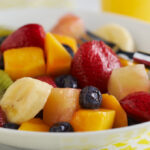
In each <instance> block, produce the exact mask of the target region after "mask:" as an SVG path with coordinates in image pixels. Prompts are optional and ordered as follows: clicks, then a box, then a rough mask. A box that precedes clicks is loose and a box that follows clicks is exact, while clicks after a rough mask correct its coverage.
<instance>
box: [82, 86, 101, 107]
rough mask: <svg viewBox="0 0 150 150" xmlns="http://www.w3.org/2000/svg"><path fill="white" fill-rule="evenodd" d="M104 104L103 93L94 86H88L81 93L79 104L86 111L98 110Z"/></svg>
mask: <svg viewBox="0 0 150 150" xmlns="http://www.w3.org/2000/svg"><path fill="white" fill-rule="evenodd" d="M101 102H102V94H101V92H100V91H99V90H98V89H97V88H96V87H94V86H87V87H85V88H83V89H82V90H81V92H80V97H79V103H80V106H81V107H82V108H85V109H97V108H99V107H100V105H101Z"/></svg>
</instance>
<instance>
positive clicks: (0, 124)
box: [0, 107, 7, 127]
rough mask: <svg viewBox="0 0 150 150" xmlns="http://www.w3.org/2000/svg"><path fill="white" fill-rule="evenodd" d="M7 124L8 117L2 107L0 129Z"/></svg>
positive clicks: (0, 109)
mask: <svg viewBox="0 0 150 150" xmlns="http://www.w3.org/2000/svg"><path fill="white" fill-rule="evenodd" d="M6 122H7V120H6V115H5V113H4V112H3V110H2V108H1V107H0V127H3V125H4V124H5V123H6Z"/></svg>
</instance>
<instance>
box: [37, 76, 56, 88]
mask: <svg viewBox="0 0 150 150" xmlns="http://www.w3.org/2000/svg"><path fill="white" fill-rule="evenodd" d="M36 79H38V80H40V81H43V82H46V83H48V84H50V85H52V86H53V87H54V88H56V87H57V86H56V84H55V82H54V80H53V79H52V78H51V77H49V76H40V77H37V78H36Z"/></svg>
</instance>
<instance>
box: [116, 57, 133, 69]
mask: <svg viewBox="0 0 150 150" xmlns="http://www.w3.org/2000/svg"><path fill="white" fill-rule="evenodd" d="M119 60H120V63H121V66H122V67H126V66H131V65H134V63H133V62H131V61H130V60H127V59H124V58H121V57H119Z"/></svg>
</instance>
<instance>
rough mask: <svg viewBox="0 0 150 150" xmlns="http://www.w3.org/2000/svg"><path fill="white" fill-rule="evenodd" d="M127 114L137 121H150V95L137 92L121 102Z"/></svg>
mask: <svg viewBox="0 0 150 150" xmlns="http://www.w3.org/2000/svg"><path fill="white" fill-rule="evenodd" d="M120 103H121V105H122V107H123V108H124V110H125V111H126V112H127V114H128V115H129V116H130V117H132V118H133V119H135V120H137V121H149V120H150V93H147V92H135V93H132V94H129V95H128V96H127V97H125V98H124V99H122V100H121V101H120Z"/></svg>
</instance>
